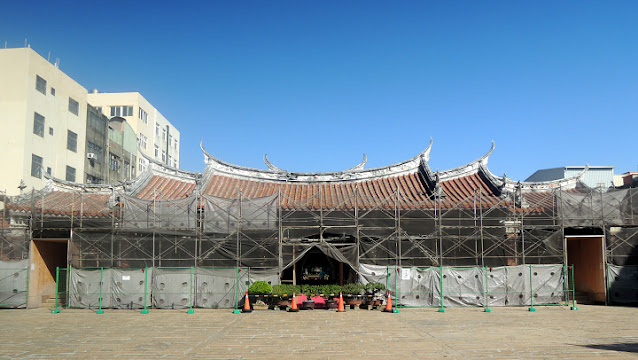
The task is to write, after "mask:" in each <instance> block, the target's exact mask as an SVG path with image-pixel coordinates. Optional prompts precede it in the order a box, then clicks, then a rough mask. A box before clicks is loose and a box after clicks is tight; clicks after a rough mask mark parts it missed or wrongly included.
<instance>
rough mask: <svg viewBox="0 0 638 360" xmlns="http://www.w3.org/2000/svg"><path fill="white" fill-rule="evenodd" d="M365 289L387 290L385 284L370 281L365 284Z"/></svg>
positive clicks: (374, 290)
mask: <svg viewBox="0 0 638 360" xmlns="http://www.w3.org/2000/svg"><path fill="white" fill-rule="evenodd" d="M365 290H366V292H367V293H375V292H377V291H382V290H385V285H383V284H382V283H378V282H370V283H367V284H366V285H365Z"/></svg>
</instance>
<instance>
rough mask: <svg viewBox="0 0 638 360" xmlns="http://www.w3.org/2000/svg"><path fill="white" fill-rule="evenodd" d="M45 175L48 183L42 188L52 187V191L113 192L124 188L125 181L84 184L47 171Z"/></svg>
mask: <svg viewBox="0 0 638 360" xmlns="http://www.w3.org/2000/svg"><path fill="white" fill-rule="evenodd" d="M44 177H45V178H46V179H47V182H46V185H45V186H44V187H43V188H42V190H44V189H50V191H55V190H59V191H85V192H91V193H94V194H99V193H108V194H111V193H113V191H121V190H124V184H125V183H124V182H117V183H113V184H82V183H76V182H72V181H67V180H63V179H60V178H57V177H55V176H51V175H49V174H47V173H45V174H44Z"/></svg>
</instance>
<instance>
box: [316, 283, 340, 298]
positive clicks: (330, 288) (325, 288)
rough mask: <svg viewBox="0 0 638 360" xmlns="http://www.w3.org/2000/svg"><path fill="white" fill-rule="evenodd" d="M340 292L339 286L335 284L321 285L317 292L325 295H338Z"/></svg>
mask: <svg viewBox="0 0 638 360" xmlns="http://www.w3.org/2000/svg"><path fill="white" fill-rule="evenodd" d="M340 292H341V286H340V285H336V284H332V285H321V286H320V287H319V293H320V294H324V295H326V296H327V295H330V294H334V295H339V293H340Z"/></svg>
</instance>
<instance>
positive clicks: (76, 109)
mask: <svg viewBox="0 0 638 360" xmlns="http://www.w3.org/2000/svg"><path fill="white" fill-rule="evenodd" d="M69 112H70V113H72V114H75V115H77V114H79V113H80V104H79V103H78V102H77V101H75V100H73V98H69Z"/></svg>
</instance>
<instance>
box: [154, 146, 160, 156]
mask: <svg viewBox="0 0 638 360" xmlns="http://www.w3.org/2000/svg"><path fill="white" fill-rule="evenodd" d="M155 157H156V158H158V157H159V146H157V145H155Z"/></svg>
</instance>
